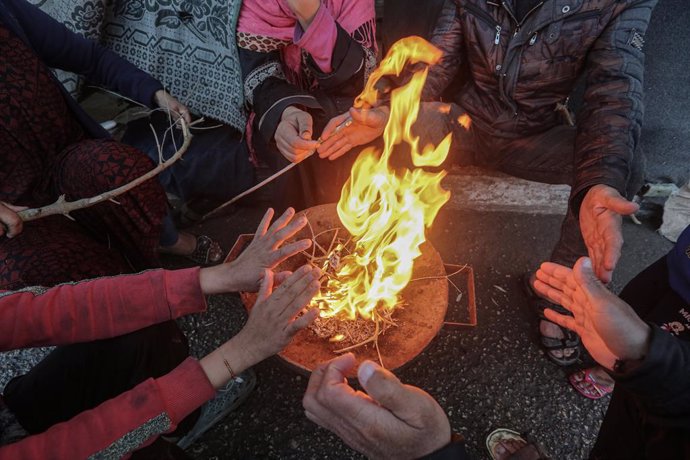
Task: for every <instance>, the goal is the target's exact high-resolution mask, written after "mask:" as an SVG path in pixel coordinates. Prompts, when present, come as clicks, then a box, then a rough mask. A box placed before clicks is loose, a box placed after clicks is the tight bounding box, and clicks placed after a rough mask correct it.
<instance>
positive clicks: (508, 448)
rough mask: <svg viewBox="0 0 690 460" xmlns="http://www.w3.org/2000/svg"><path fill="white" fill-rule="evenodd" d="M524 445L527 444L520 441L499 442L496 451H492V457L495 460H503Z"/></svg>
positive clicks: (507, 440)
mask: <svg viewBox="0 0 690 460" xmlns="http://www.w3.org/2000/svg"><path fill="white" fill-rule="evenodd" d="M526 445H527V442H525V441H523V440H521V439H506V440H504V441H500V442H499V443H498V445H497V446H496V449H494V456H495V457H496V460H505V459H507V458H509V457H510V456H511V455H513V454H514V453H515V452H517V451H518V450H520V449H522V448H523V447H525V446H526Z"/></svg>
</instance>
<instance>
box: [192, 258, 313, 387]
mask: <svg viewBox="0 0 690 460" xmlns="http://www.w3.org/2000/svg"><path fill="white" fill-rule="evenodd" d="M320 276H321V271H320V270H319V269H318V268H313V267H310V266H307V265H305V266H303V267H301V268H300V269H299V270H297V271H296V272H295V273H293V274H291V275H290V276H288V277H287V279H285V281H284V282H283V283H282V284H281V285H280V286H279V287H277V288H276V287H275V286H274V281H275V278H274V274H273V272H272V271H271V270H266V271H265V272H264V274H263V277H262V281H261V289H259V294H258V296H257V299H256V303H255V304H254V307H253V308H252V310H251V312H250V313H249V319H248V320H247V324H245V325H244V327H243V328H242V330H241V331H240V332H239V333H238V334H237V335H235V336H234V337H233V338H231V339H230V340H228V341H227V342H225V343H224V344H223V345H221V346H220V347H218V348H216V349H215V350H214V351H212V352H211V353H209V354H208V355H206V356H205V357H203V358H202V359H201V360H200V361H199V364H201V367H202V369H203V370H204V373H205V374H206V376H207V377H208V379H209V381H210V382H211V385H213V387H214V388H221V387H223V386H224V385H225V384H226V383H227V382H228V380H229V379H230V378H231V377H232V376H233V375H237V374H240V373H241V372H244V371H245V370H246V369H249V368H250V367H252V366H253V365H255V364H258V363H260V362H261V361H263V360H264V359H266V358H268V357H269V356H272V355H274V354H276V353H279V352H280V351H282V350H283V349H284V348H285V347H286V346H287V345H288V344H289V343H290V340H292V337H293V336H294V335H295V334H296V333H297V332H299V331H300V330H301V329H303V328H305V327H307V326H308V325H309V324H311V322H312V321H314V319H316V316H317V315H318V309H317V308H312V309H308V310H305V308H306V307H307V306H308V305H309V302H310V301H311V299H312V298H313V297H314V295H315V294H316V293H317V292H318V291H319V286H320V283H319V277H320ZM300 313H302V314H301V315H300Z"/></svg>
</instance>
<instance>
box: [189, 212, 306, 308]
mask: <svg viewBox="0 0 690 460" xmlns="http://www.w3.org/2000/svg"><path fill="white" fill-rule="evenodd" d="M294 216H295V210H294V209H292V208H288V210H287V211H285V212H284V213H283V215H282V216H280V218H279V219H278V220H276V221H275V222H274V223H273V225H270V224H271V219H272V218H273V209H270V208H269V210H268V211H266V214H264V217H263V219H261V223H259V226H258V228H257V229H256V233H255V234H254V239H253V240H252V242H251V243H250V244H249V246H247V248H246V249H245V250H244V251H242V254H240V255H239V257H238V258H237V259H235V260H234V261H233V262H231V263H229V264H221V265H216V266H214V267H207V268H202V269H201V272H200V273H199V279H200V281H201V289H202V291H203V292H204V294H207V295H208V294H221V293H225V292H236V291H250V292H256V291H257V290H258V289H259V285H260V283H261V279H262V278H263V276H264V274H265V272H266V270H267V269H273V268H275V267H276V266H277V265H278V264H279V263H281V262H282V261H284V260H285V259H287V258H288V257H292V256H293V255H295V254H298V253H299V252H301V251H304V250H306V249H308V248H309V247H310V246H311V240H309V239H303V240H299V241H296V242H293V243H290V244H286V245H284V246H283V243H285V241H286V240H288V239H289V238H292V237H293V236H294V235H295V234H296V233H297V232H298V231H300V230H301V229H302V228H303V227H304V226H305V225H307V218H306V216H304V215H301V216H299V217H298V218H296V219H293V217H294ZM269 225H270V227H269ZM285 276H286V274H285V273H279V274H277V275H276V278H277V279H276V282H278V283H280V282H282V280H283V278H284V277H285Z"/></svg>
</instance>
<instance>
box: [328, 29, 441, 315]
mask: <svg viewBox="0 0 690 460" xmlns="http://www.w3.org/2000/svg"><path fill="white" fill-rule="evenodd" d="M440 57H441V51H440V50H438V49H437V48H435V47H434V46H433V45H431V44H430V43H428V42H426V41H424V40H423V39H421V38H419V37H409V38H406V39H403V40H400V41H399V42H397V43H396V44H395V45H393V47H392V48H391V50H390V51H389V53H388V55H387V56H386V58H385V59H384V60H383V61H382V62H381V65H380V66H379V67H378V69H377V70H375V71H374V72H373V73H372V75H371V77H370V79H369V81H368V82H367V85H366V87H365V90H364V91H363V92H362V94H361V95H360V96H359V97H358V98H357V101H356V104H355V105H356V106H359V107H366V106H375V105H376V104H377V102H378V98H379V94H378V91H377V89H376V86H377V83H378V82H379V81H380V79H381V78H382V77H385V76H390V75H396V76H399V75H400V73H401V72H402V71H403V69H404V68H405V66H406V65H410V64H416V63H420V62H421V63H425V64H434V63H435V62H437V61H438V60H439V59H440ZM427 72H428V67H426V66H424V69H423V70H420V71H417V72H416V73H415V74H414V75H413V77H412V78H411V80H410V81H409V82H408V83H407V84H406V85H405V86H403V87H400V88H397V89H395V90H393V91H392V93H391V108H390V118H389V120H388V124H387V125H386V129H385V131H384V136H383V137H384V148H383V152H380V151H377V150H376V149H375V148H367V149H365V150H364V151H363V152H362V153H361V154H360V155H359V157H358V158H357V160H356V162H355V164H354V166H353V168H352V172H351V174H350V178H349V179H348V181H347V183H346V184H345V186H344V187H343V191H342V194H341V197H340V201H339V202H338V216H339V217H340V220H341V222H342V223H343V225H344V226H345V228H347V230H348V231H349V232H350V234H352V236H353V241H354V242H355V247H354V251H353V253H352V254H351V255H347V256H344V257H343V258H342V259H341V261H340V265H339V268H338V270H337V276H336V278H335V279H331V280H329V281H328V283H327V284H326V285H325V286H323V287H322V289H321V292H320V294H319V295H318V296H317V298H316V299H315V301H316V302H317V304H318V305H319V308H320V315H321V316H322V317H334V316H335V317H338V318H343V319H355V318H356V317H357V316H362V317H364V318H370V317H371V316H372V313H373V312H374V311H375V310H376V309H377V308H385V309H393V308H395V307H396V306H397V305H398V304H399V301H400V299H399V294H400V291H401V290H402V289H403V288H404V287H405V286H406V285H407V283H408V282H409V281H410V279H411V277H412V267H413V263H414V260H415V259H416V258H417V257H418V256H419V255H420V254H421V250H420V245H421V244H422V243H423V242H424V241H425V239H426V238H425V229H426V228H428V227H430V226H431V224H432V223H433V221H434V219H435V218H436V215H437V214H438V211H439V210H440V209H441V206H443V205H444V204H445V203H446V202H447V201H448V199H449V197H450V192H448V191H446V190H444V189H442V188H441V180H442V179H443V177H444V176H445V175H446V173H445V171H441V172H429V171H425V170H424V169H422V167H424V166H433V167H436V166H439V165H440V164H441V163H442V162H443V161H444V160H445V158H446V156H447V155H448V150H449V148H450V142H451V135H450V134H449V135H448V136H446V138H445V139H444V140H443V141H442V142H441V143H440V144H439V145H438V146H435V147H434V146H432V145H427V146H424V147H423V148H420V146H419V142H420V140H419V138H418V137H416V136H414V135H413V134H412V125H413V124H414V122H415V120H416V119H417V115H418V113H419V105H420V104H419V101H420V98H421V92H422V89H423V87H424V82H425V81H426V77H427ZM403 142H404V143H406V144H408V145H409V147H410V152H411V160H412V163H413V164H414V166H415V168H412V169H408V168H398V169H394V168H392V167H391V166H390V165H389V160H390V158H391V155H392V154H393V150H394V148H395V147H396V146H398V145H399V144H401V143H403Z"/></svg>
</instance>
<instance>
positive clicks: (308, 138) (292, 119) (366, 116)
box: [274, 106, 389, 163]
mask: <svg viewBox="0 0 690 460" xmlns="http://www.w3.org/2000/svg"><path fill="white" fill-rule="evenodd" d="M388 113H389V111H388V107H384V106H381V107H377V108H371V109H354V108H352V109H350V111H349V112H347V113H344V114H342V115H338V116H337V117H335V118H333V119H331V120H330V121H329V122H328V124H327V125H326V127H325V128H324V130H323V132H322V133H321V137H320V138H319V139H318V140H314V139H312V136H313V125H314V120H313V118H312V116H311V115H310V114H309V113H308V112H306V111H304V110H301V109H298V108H297V107H293V106H290V107H288V108H286V109H285V110H284V111H283V115H282V117H281V121H280V123H279V124H278V128H277V129H276V133H275V136H274V139H275V141H276V145H277V147H278V150H279V151H280V153H281V154H282V155H283V156H284V157H285V158H287V160H288V161H290V162H291V163H299V162H301V161H302V160H304V159H305V158H307V157H308V156H310V155H312V154H313V153H315V152H318V153H319V157H320V158H322V159H325V158H328V159H329V160H331V161H332V160H335V159H337V158H340V157H341V156H343V155H344V154H346V153H347V152H348V151H350V150H352V149H353V148H355V147H357V146H360V145H364V144H368V143H369V142H371V141H373V140H374V139H376V138H378V137H380V136H381V134H383V130H384V128H385V127H386V123H387V122H388ZM348 119H351V120H352V123H351V124H350V125H349V126H347V127H341V128H338V127H339V126H342V125H343V124H344V123H345V122H346V121H347V120H348Z"/></svg>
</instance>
